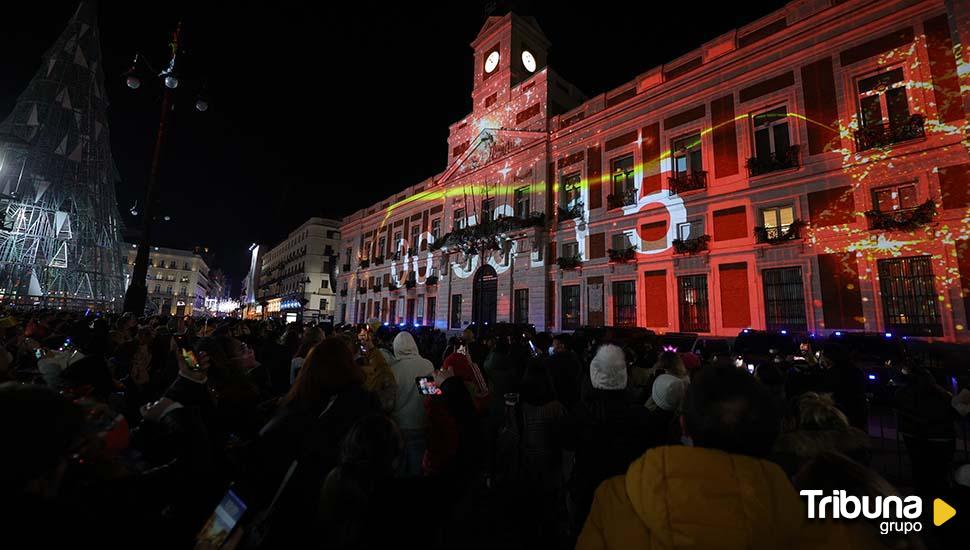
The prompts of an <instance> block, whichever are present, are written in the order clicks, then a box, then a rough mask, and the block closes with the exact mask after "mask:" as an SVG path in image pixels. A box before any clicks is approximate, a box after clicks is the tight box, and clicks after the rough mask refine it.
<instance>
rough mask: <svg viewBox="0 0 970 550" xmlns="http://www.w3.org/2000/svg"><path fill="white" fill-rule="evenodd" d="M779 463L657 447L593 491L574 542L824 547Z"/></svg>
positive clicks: (584, 545) (587, 547)
mask: <svg viewBox="0 0 970 550" xmlns="http://www.w3.org/2000/svg"><path fill="white" fill-rule="evenodd" d="M806 518H807V514H806V510H805V505H804V504H803V502H802V500H801V497H799V496H798V493H797V492H796V491H795V489H794V488H793V487H792V485H791V483H789V481H788V478H786V477H785V474H784V472H782V470H781V468H779V467H778V466H776V465H775V464H773V463H771V462H768V461H766V460H759V459H756V458H752V457H748V456H742V455H733V454H728V453H725V452H723V451H719V450H716V449H706V448H701V447H679V446H675V447H658V448H655V449H651V450H649V451H647V452H646V453H645V454H644V455H643V456H641V457H640V458H638V459H637V460H635V461H634V462H633V463H632V464H631V465H630V467H629V468H628V469H627V472H626V474H625V475H622V476H617V477H613V478H610V479H608V480H606V481H604V482H603V484H602V485H600V486H599V488H598V489H597V490H596V495H595V497H594V499H593V507H592V510H591V511H590V514H589V517H588V518H587V519H586V524H585V525H584V526H583V530H582V532H581V533H580V535H579V540H578V542H577V544H576V548H577V549H579V550H592V549H599V548H611V549H621V548H639V549H643V550H647V549H658V548H753V549H765V550H768V549H777V548H786V549H789V550H790V549H794V548H822V547H824V544H825V542H827V541H825V538H827V537H825V536H824V535H825V532H824V531H823V528H822V527H821V524H814V525H813V524H810V523H809V520H807V519H806Z"/></svg>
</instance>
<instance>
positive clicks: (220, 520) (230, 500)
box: [197, 489, 248, 548]
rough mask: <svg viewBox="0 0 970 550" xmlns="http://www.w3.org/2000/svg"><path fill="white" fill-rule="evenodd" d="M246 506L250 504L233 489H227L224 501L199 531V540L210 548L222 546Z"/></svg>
mask: <svg viewBox="0 0 970 550" xmlns="http://www.w3.org/2000/svg"><path fill="white" fill-rule="evenodd" d="M246 508H248V506H246V503H245V502H243V500H242V499H241V498H239V495H237V494H236V492H235V491H233V490H232V489H229V490H228V491H226V494H225V496H223V497H222V502H220V503H219V505H218V506H216V510H215V511H214V512H212V515H211V516H209V520H208V521H206V522H205V525H204V526H203V527H202V531H200V532H199V536H198V541H197V542H199V543H202V544H205V545H208V547H209V548H221V547H222V545H223V544H224V543H225V542H226V539H228V538H229V535H230V534H231V533H232V530H233V529H235V528H236V524H238V523H239V519H240V518H242V515H243V514H244V513H245V512H246Z"/></svg>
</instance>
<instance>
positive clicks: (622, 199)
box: [606, 188, 637, 209]
mask: <svg viewBox="0 0 970 550" xmlns="http://www.w3.org/2000/svg"><path fill="white" fill-rule="evenodd" d="M636 203H637V190H636V188H633V189H627V190H626V191H623V192H622V193H616V194H612V195H607V196H606V205H607V207H609V208H610V209H613V208H623V207H624V206H633V205H634V204H636Z"/></svg>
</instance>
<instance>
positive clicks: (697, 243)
mask: <svg viewBox="0 0 970 550" xmlns="http://www.w3.org/2000/svg"><path fill="white" fill-rule="evenodd" d="M710 241H711V236H710V235H701V236H699V237H694V238H693V239H686V240H684V239H674V241H673V243H671V244H673V245H674V253H676V254H697V253H698V252H703V251H705V250H707V248H708V246H707V243H709V242H710Z"/></svg>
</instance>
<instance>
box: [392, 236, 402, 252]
mask: <svg viewBox="0 0 970 550" xmlns="http://www.w3.org/2000/svg"><path fill="white" fill-rule="evenodd" d="M403 247H404V239H403V238H402V236H401V232H400V231H395V232H394V252H400V250H401V248H403Z"/></svg>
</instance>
